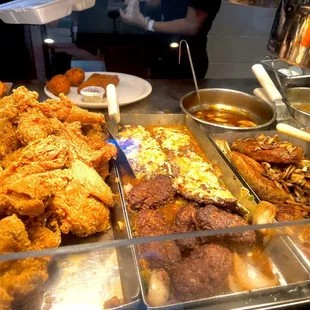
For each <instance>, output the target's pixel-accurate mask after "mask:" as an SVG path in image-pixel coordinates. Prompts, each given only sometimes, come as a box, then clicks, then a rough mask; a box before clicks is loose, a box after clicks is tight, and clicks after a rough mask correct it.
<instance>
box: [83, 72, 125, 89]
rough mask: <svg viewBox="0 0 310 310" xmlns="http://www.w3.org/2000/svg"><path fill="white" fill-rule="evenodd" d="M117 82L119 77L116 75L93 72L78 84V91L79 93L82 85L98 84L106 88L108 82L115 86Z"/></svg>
mask: <svg viewBox="0 0 310 310" xmlns="http://www.w3.org/2000/svg"><path fill="white" fill-rule="evenodd" d="M118 83H119V77H118V76H117V75H111V74H99V73H94V74H92V75H91V76H90V77H89V78H88V79H87V80H86V81H85V82H83V83H82V84H80V85H79V87H78V93H80V92H81V89H83V88H84V87H88V86H99V87H102V88H104V89H106V88H107V86H108V85H109V84H113V85H115V86H117V85H118Z"/></svg>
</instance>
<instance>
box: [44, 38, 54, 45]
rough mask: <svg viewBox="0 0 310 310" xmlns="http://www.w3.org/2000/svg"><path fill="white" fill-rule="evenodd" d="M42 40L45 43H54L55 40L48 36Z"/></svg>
mask: <svg viewBox="0 0 310 310" xmlns="http://www.w3.org/2000/svg"><path fill="white" fill-rule="evenodd" d="M44 42H45V43H47V44H53V43H55V41H54V40H53V39H50V38H47V39H45V40H44Z"/></svg>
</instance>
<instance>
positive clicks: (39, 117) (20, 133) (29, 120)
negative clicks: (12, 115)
mask: <svg viewBox="0 0 310 310" xmlns="http://www.w3.org/2000/svg"><path fill="white" fill-rule="evenodd" d="M16 132H17V137H18V139H19V140H20V141H21V142H22V143H23V144H28V143H30V142H32V141H35V140H38V139H40V140H42V139H45V138H46V137H48V136H49V135H51V134H52V133H53V126H52V123H51V121H50V120H49V119H48V118H47V117H45V115H44V114H43V113H39V111H36V110H35V109H31V110H28V111H27V112H24V113H21V114H20V117H19V120H18V126H17V131H16Z"/></svg>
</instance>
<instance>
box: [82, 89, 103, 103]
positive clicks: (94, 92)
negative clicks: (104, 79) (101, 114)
mask: <svg viewBox="0 0 310 310" xmlns="http://www.w3.org/2000/svg"><path fill="white" fill-rule="evenodd" d="M104 94H105V90H104V88H102V87H99V86H88V87H85V88H83V89H81V95H82V96H83V99H84V102H87V103H101V102H102V99H103V96H104Z"/></svg>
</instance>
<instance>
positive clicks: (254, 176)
mask: <svg viewBox="0 0 310 310" xmlns="http://www.w3.org/2000/svg"><path fill="white" fill-rule="evenodd" d="M229 158H230V160H231V162H232V163H233V165H234V166H235V167H236V168H237V170H238V172H239V173H240V174H241V176H242V177H243V178H244V179H245V181H246V182H247V183H248V184H249V185H250V187H251V188H252V189H253V190H254V192H255V193H257V195H258V197H259V198H260V199H261V200H266V201H270V202H274V203H277V202H286V201H287V200H289V199H290V197H289V196H288V194H287V193H286V192H285V190H283V189H280V188H279V187H278V186H277V185H276V184H275V183H274V182H273V181H271V180H269V179H268V178H266V177H265V176H264V175H263V174H264V172H265V170H264V168H263V166H262V165H261V164H260V163H258V162H257V161H255V160H254V159H252V158H250V157H248V156H246V155H244V154H241V153H239V152H231V153H230V154H229Z"/></svg>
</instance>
